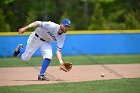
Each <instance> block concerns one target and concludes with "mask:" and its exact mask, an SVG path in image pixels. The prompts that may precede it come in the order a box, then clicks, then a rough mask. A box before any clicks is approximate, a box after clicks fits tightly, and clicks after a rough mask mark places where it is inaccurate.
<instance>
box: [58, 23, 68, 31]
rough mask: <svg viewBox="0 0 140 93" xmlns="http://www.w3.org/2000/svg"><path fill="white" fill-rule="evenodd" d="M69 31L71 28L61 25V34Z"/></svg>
mask: <svg viewBox="0 0 140 93" xmlns="http://www.w3.org/2000/svg"><path fill="white" fill-rule="evenodd" d="M68 29H69V26H67V25H63V24H61V25H60V31H59V32H60V33H66V32H67V30H68Z"/></svg>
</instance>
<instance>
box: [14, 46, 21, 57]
mask: <svg viewBox="0 0 140 93" xmlns="http://www.w3.org/2000/svg"><path fill="white" fill-rule="evenodd" d="M20 48H23V45H22V44H19V45H18V46H17V48H16V49H15V50H14V53H13V56H14V57H16V56H17V55H18V54H19V53H20Z"/></svg>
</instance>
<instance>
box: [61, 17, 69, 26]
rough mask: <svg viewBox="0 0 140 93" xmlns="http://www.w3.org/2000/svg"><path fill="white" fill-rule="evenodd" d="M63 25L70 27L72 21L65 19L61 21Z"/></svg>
mask: <svg viewBox="0 0 140 93" xmlns="http://www.w3.org/2000/svg"><path fill="white" fill-rule="evenodd" d="M61 24H63V25H66V26H69V27H70V24H71V21H70V20H69V19H67V18H65V19H63V20H62V21H61Z"/></svg>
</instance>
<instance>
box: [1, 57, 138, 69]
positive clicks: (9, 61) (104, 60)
mask: <svg viewBox="0 0 140 93" xmlns="http://www.w3.org/2000/svg"><path fill="white" fill-rule="evenodd" d="M42 60H43V59H42V57H32V58H31V59H30V60H29V61H28V62H22V61H21V59H20V58H14V57H13V58H0V67H17V66H18V67H20V66H40V65H41V63H42ZM63 60H64V61H68V62H72V63H73V64H74V65H90V64H130V63H140V55H83V56H64V57H63ZM50 65H53V66H54V65H59V63H58V61H57V58H56V57H53V60H52V62H51V64H50Z"/></svg>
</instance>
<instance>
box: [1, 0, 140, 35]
mask: <svg viewBox="0 0 140 93" xmlns="http://www.w3.org/2000/svg"><path fill="white" fill-rule="evenodd" d="M62 18H69V19H70V20H71V22H72V25H71V28H70V29H71V30H118V29H140V1H139V0H0V32H9V31H11V32H14V31H17V30H18V29H19V28H21V27H23V26H25V25H27V24H29V23H31V22H34V21H36V20H40V21H53V22H56V23H60V21H61V19H62Z"/></svg>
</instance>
